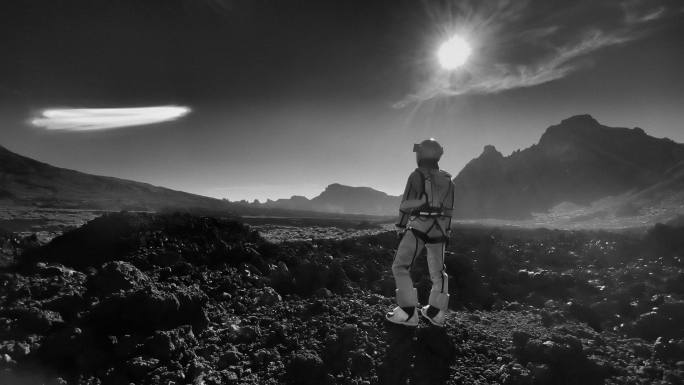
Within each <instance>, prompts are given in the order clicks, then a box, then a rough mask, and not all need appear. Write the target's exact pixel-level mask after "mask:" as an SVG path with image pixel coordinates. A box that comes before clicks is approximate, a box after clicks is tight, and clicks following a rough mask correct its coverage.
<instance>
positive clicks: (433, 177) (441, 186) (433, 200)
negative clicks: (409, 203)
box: [416, 168, 454, 212]
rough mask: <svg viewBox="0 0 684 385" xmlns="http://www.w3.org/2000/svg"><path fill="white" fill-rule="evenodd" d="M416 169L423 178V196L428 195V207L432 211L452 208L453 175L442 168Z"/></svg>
mask: <svg viewBox="0 0 684 385" xmlns="http://www.w3.org/2000/svg"><path fill="white" fill-rule="evenodd" d="M416 171H418V173H419V174H420V176H421V179H422V185H423V192H422V194H421V197H422V196H425V197H426V201H427V205H426V209H427V210H428V211H430V212H442V211H450V210H452V209H453V196H452V195H453V193H454V183H453V182H452V180H451V175H450V174H449V173H448V172H446V171H442V170H438V171H436V172H429V171H428V172H425V171H423V170H421V169H420V168H417V169H416Z"/></svg>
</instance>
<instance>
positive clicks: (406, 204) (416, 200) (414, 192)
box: [396, 171, 424, 227]
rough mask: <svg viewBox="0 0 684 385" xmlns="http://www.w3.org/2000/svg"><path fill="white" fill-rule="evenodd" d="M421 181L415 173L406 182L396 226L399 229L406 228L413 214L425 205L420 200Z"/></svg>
mask: <svg viewBox="0 0 684 385" xmlns="http://www.w3.org/2000/svg"><path fill="white" fill-rule="evenodd" d="M419 179H420V178H419V176H418V175H417V174H416V172H415V171H414V172H413V173H412V174H411V175H409V178H408V181H406V187H405V188H404V195H402V197H401V205H400V206H399V221H398V222H397V224H396V225H397V227H406V223H407V222H408V217H409V215H410V214H411V212H412V211H413V210H414V209H415V208H417V207H419V206H421V205H422V204H424V201H423V200H420V195H421V189H420V186H419V185H420V180H419ZM414 206H415V207H414Z"/></svg>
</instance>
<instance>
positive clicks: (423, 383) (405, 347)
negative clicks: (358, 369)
mask: <svg viewBox="0 0 684 385" xmlns="http://www.w3.org/2000/svg"><path fill="white" fill-rule="evenodd" d="M385 332H386V340H387V351H386V354H385V358H384V359H383V362H382V366H381V368H380V384H383V385H385V384H387V385H389V384H406V383H410V384H416V385H428V384H444V383H446V382H447V380H448V379H449V366H450V365H451V364H452V363H453V362H454V360H455V358H456V349H455V348H454V345H453V342H452V339H451V337H450V336H449V335H448V333H447V332H446V330H445V329H444V328H439V327H435V326H427V327H423V326H421V327H418V328H411V327H406V326H401V325H394V324H391V323H385Z"/></svg>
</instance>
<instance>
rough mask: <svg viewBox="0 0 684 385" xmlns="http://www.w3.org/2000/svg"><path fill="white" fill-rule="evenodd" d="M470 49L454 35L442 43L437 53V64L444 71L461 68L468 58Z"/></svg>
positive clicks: (466, 43)
mask: <svg viewBox="0 0 684 385" xmlns="http://www.w3.org/2000/svg"><path fill="white" fill-rule="evenodd" d="M470 53H471V48H470V45H469V44H468V42H467V41H465V40H464V39H463V38H462V37H460V36H458V35H455V36H453V37H451V38H450V39H449V40H447V41H445V42H444V43H442V45H441V46H440V47H439V50H438V51H437V58H438V59H439V64H440V65H441V66H442V68H444V69H445V70H453V69H456V68H458V67H460V66H462V65H463V64H464V63H465V62H466V60H468V57H469V56H470Z"/></svg>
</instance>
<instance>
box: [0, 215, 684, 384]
mask: <svg viewBox="0 0 684 385" xmlns="http://www.w3.org/2000/svg"><path fill="white" fill-rule="evenodd" d="M261 230H262V233H263V234H265V235H267V234H268V231H265V230H264V229H263V228H262V229H261ZM279 231H281V233H282V231H283V230H279ZM336 231H337V230H334V232H336ZM369 231H373V233H372V235H363V236H358V237H354V238H345V239H339V237H338V239H325V238H328V237H321V238H323V239H316V238H317V237H315V236H313V237H310V238H314V240H310V238H309V240H306V241H294V242H280V243H272V242H268V241H266V240H265V239H264V238H263V237H262V236H261V235H259V232H257V231H256V230H254V229H253V228H250V227H248V226H245V225H243V224H240V223H237V222H232V221H228V220H219V219H215V218H206V217H194V216H189V215H172V214H168V215H153V214H125V213H121V214H108V215H106V216H104V217H100V218H98V219H95V220H93V221H91V222H89V223H88V224H86V225H85V226H83V227H80V228H78V229H76V230H73V231H70V232H67V233H65V234H64V235H62V236H60V237H57V238H55V239H54V240H52V241H51V242H50V243H49V244H47V245H43V246H40V245H39V244H38V242H36V241H35V239H33V240H32V239H30V238H18V237H16V235H13V234H0V246H2V249H1V252H2V254H3V258H4V260H5V261H13V260H14V261H15V262H14V263H7V264H6V265H7V266H5V267H3V268H2V272H1V273H0V304H1V305H0V341H1V342H0V383H2V384H33V383H46V384H128V383H135V384H170V383H176V384H186V383H192V384H280V383H287V384H402V383H410V384H441V383H446V384H478V383H479V384H496V383H498V384H601V383H607V384H652V383H662V384H681V383H683V382H684V327H683V326H682V325H684V301H683V299H684V298H683V296H684V271H683V270H682V255H684V231H683V230H682V229H680V228H672V227H667V226H658V227H656V228H654V229H652V230H651V231H650V232H649V233H648V234H646V235H643V236H641V235H640V236H636V235H620V234H613V233H596V232H593V233H588V232H567V231H526V230H520V231H513V230H508V231H495V230H488V229H465V228H464V229H457V230H456V231H454V234H453V237H452V239H451V242H450V245H449V248H448V250H449V253H448V255H447V258H446V266H447V271H448V273H449V274H450V285H449V287H450V288H451V289H452V293H451V299H452V303H451V307H452V309H453V311H452V313H451V314H450V317H449V320H448V324H447V327H446V328H443V329H442V328H436V327H434V326H428V324H427V323H425V322H424V321H422V323H421V325H420V326H419V327H418V328H416V329H411V328H405V327H401V326H396V325H388V324H387V323H385V322H384V320H383V313H384V312H385V311H386V310H388V309H389V308H390V307H391V306H392V295H393V290H394V283H393V280H392V277H391V272H390V265H391V262H392V258H393V255H394V247H395V246H396V243H397V240H396V237H395V235H394V234H393V233H391V232H378V231H376V230H370V229H369ZM284 238H285V237H281V239H279V240H280V241H282V240H284ZM422 258H423V260H422V261H421V260H419V261H418V262H417V263H416V267H415V271H413V275H414V278H415V281H416V286H417V287H418V289H419V297H420V299H421V300H422V301H423V302H424V301H425V298H426V296H427V292H428V290H429V287H430V283H429V280H428V278H427V275H426V271H425V269H426V267H425V263H424V257H422Z"/></svg>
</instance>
